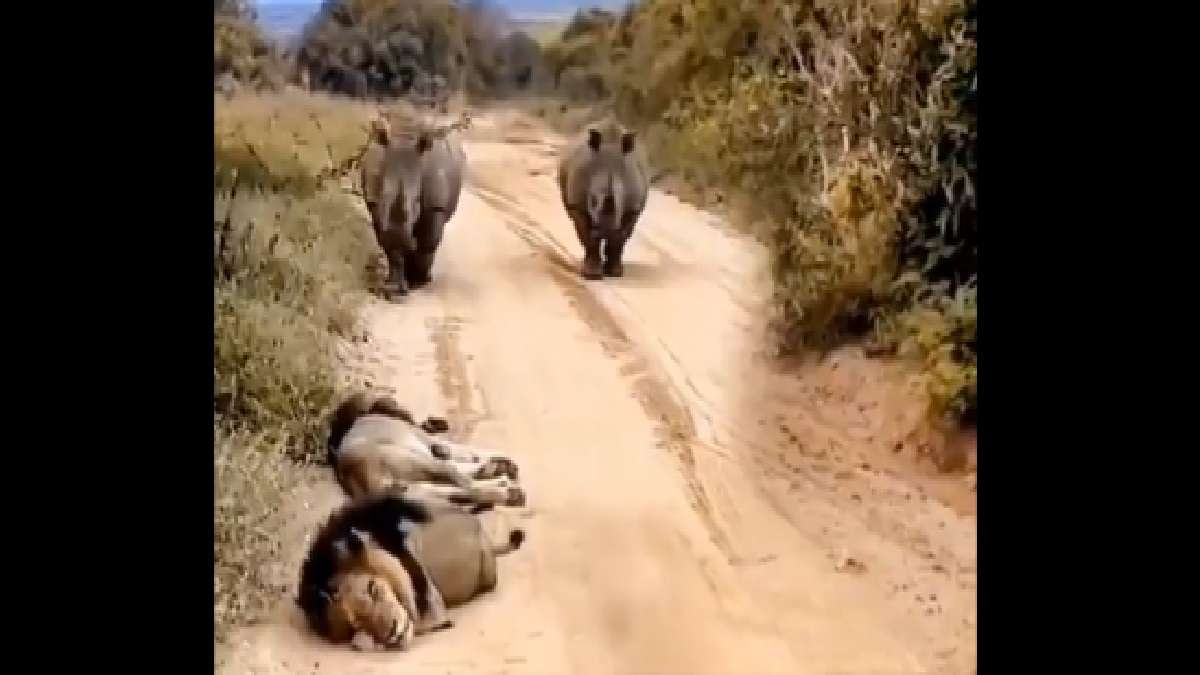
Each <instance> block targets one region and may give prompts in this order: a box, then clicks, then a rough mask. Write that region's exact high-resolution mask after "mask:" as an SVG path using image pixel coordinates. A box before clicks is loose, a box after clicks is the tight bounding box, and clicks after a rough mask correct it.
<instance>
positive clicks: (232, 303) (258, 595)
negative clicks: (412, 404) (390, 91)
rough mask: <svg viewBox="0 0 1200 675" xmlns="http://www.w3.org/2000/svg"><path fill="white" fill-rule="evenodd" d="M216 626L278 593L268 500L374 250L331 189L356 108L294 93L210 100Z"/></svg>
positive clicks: (360, 120)
mask: <svg viewBox="0 0 1200 675" xmlns="http://www.w3.org/2000/svg"><path fill="white" fill-rule="evenodd" d="M214 100H215V105H216V109H215V118H216V126H215V129H214V136H213V140H214V150H215V156H216V168H215V174H214V191H213V203H214V209H213V321H214V332H215V340H214V343H213V378H214V380H215V384H216V387H215V391H216V395H215V398H214V401H213V407H214V420H213V427H214V435H215V445H214V463H215V485H214V496H215V510H214V513H213V520H214V523H215V529H216V536H215V540H214V542H213V546H214V550H213V554H214V562H215V565H214V579H213V585H214V590H215V593H216V597H215V605H216V606H215V613H214V621H215V628H216V631H217V635H218V638H219V639H223V638H224V637H226V636H227V635H228V632H229V631H230V630H231V629H232V628H233V627H235V626H237V625H241V624H245V623H247V622H252V621H254V620H256V619H259V618H261V617H262V616H263V615H264V613H265V612H266V611H267V610H269V608H270V607H271V605H272V604H273V602H274V601H275V599H276V598H277V596H278V593H279V589H278V588H276V587H274V586H273V585H272V581H271V579H270V578H269V575H266V574H265V573H264V572H263V570H265V569H267V568H268V567H269V565H270V563H272V562H273V561H274V560H275V559H276V558H277V555H278V547H279V542H278V540H277V534H278V531H279V530H278V525H279V520H278V519H279V517H280V516H279V508H280V505H281V504H283V503H284V501H285V500H286V498H287V495H288V494H289V493H290V492H291V491H292V489H293V488H294V487H295V486H296V483H297V476H298V463H297V460H299V461H301V462H302V461H305V460H310V459H313V458H316V457H319V456H320V454H321V451H322V439H321V428H320V427H321V424H322V421H323V420H324V419H325V418H326V417H327V414H328V412H329V410H330V408H331V406H332V405H333V403H334V400H335V397H336V396H337V395H338V393H339V392H338V389H339V386H340V385H339V383H340V380H339V373H338V371H339V364H338V359H337V353H336V347H337V344H338V343H339V341H343V340H347V339H351V338H354V337H355V336H356V334H357V333H359V332H360V331H361V327H360V326H359V319H358V310H359V308H360V306H361V305H362V303H363V302H364V300H365V299H366V297H367V295H366V293H365V291H366V289H367V288H368V286H369V285H370V284H371V283H372V277H371V273H370V272H369V271H368V270H369V269H370V267H371V264H372V263H373V262H374V259H375V257H376V255H377V251H376V249H375V244H374V239H373V236H372V234H371V230H370V225H369V223H368V221H367V219H366V215H365V213H363V212H362V211H361V207H360V206H358V205H357V204H356V203H355V202H356V200H357V199H358V198H357V197H356V196H355V195H353V194H350V193H349V192H348V191H347V190H346V189H345V188H344V187H343V186H342V185H341V183H342V180H341V178H342V177H343V174H344V173H345V172H346V171H348V170H349V168H350V167H352V166H353V161H354V158H356V157H357V156H358V155H359V154H361V152H362V149H363V147H364V145H365V140H366V133H367V132H366V119H367V118H366V114H367V113H366V112H365V111H364V109H362V108H360V107H358V106H355V105H354V104H351V103H346V102H339V101H334V100H332V99H326V98H321V97H310V96H306V95H299V94H287V95H274V96H235V97H234V98H232V99H229V100H225V99H219V98H218V99H214Z"/></svg>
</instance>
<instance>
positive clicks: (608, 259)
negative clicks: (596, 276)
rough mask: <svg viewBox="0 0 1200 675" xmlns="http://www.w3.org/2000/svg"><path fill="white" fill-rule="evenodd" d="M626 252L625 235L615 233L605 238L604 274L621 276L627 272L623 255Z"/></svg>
mask: <svg viewBox="0 0 1200 675" xmlns="http://www.w3.org/2000/svg"><path fill="white" fill-rule="evenodd" d="M624 252H625V237H623V236H621V234H619V233H618V234H614V235H613V236H611V237H609V238H608V239H605V240H604V276H607V277H619V276H623V275H624V274H625V265H624V264H623V263H622V262H621V256H622V255H623V254H624Z"/></svg>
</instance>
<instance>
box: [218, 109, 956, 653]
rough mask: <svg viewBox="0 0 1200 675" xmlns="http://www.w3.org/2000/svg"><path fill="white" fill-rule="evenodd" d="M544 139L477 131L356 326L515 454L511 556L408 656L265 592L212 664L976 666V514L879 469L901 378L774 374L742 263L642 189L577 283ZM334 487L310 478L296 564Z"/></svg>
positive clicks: (467, 433) (381, 366) (392, 361)
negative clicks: (312, 618)
mask: <svg viewBox="0 0 1200 675" xmlns="http://www.w3.org/2000/svg"><path fill="white" fill-rule="evenodd" d="M555 142H556V138H555V137H554V136H553V135H551V134H549V133H546V132H541V131H538V132H534V131H532V130H530V129H528V128H525V129H521V130H514V129H513V128H512V127H511V126H510V125H509V124H508V123H507V122H505V121H504V120H500V121H499V122H497V117H495V116H490V117H487V118H485V119H483V120H479V122H478V123H477V128H476V130H475V131H474V132H473V133H472V140H471V142H470V143H469V144H468V146H467V152H468V155H469V157H470V168H469V171H470V174H471V183H470V185H469V187H468V190H467V191H466V192H465V194H464V196H463V199H462V202H461V205H460V208H459V212H458V214H457V215H456V216H455V218H454V220H453V221H452V223H451V225H450V227H449V229H448V231H447V234H446V238H445V242H444V244H443V247H442V250H441V252H440V253H439V259H438V261H437V263H436V265H435V270H434V275H435V276H434V281H433V283H432V284H431V285H430V287H428V288H427V289H423V290H422V291H420V292H417V293H416V294H414V295H412V296H411V297H410V298H409V299H407V300H406V301H405V302H404V303H403V304H398V305H386V304H383V303H377V304H375V305H373V306H372V307H371V308H370V309H369V316H368V319H369V321H370V323H371V332H372V336H373V339H372V343H371V347H370V350H371V353H370V354H369V355H368V357H367V359H368V360H367V366H368V367H369V368H370V370H371V373H372V375H371V376H372V378H373V380H374V383H375V384H376V385H378V386H382V387H387V388H391V389H393V390H394V391H395V393H396V395H397V396H398V398H399V399H400V400H402V401H404V402H406V403H407V404H408V405H410V406H411V407H412V408H414V410H415V411H416V412H417V413H418V414H419V415H420V414H435V413H441V414H445V415H446V416H448V417H449V418H450V419H451V420H453V421H454V424H455V428H454V431H453V433H454V434H455V435H456V436H457V437H458V438H460V439H469V440H470V441H472V442H475V443H480V444H484V445H488V446H492V447H498V448H504V449H505V450H507V451H508V452H510V453H511V454H512V455H513V456H514V457H516V458H517V459H518V461H519V462H520V463H521V467H522V481H523V482H524V484H525V485H526V488H527V490H528V493H529V495H530V501H531V504H530V508H528V509H527V510H525V511H523V512H511V511H510V512H506V513H502V514H499V515H498V516H496V517H500V518H506V519H515V520H520V521H521V522H522V524H523V526H524V527H525V528H526V529H527V531H528V533H529V538H528V541H527V544H526V546H525V547H524V548H523V549H521V550H520V551H519V552H517V553H514V554H513V555H512V556H510V557H508V558H505V559H503V560H502V562H501V568H500V573H501V581H500V587H499V588H498V589H497V591H496V592H495V593H494V594H492V595H490V596H487V597H484V598H481V599H479V600H477V601H475V602H474V603H472V604H470V605H468V606H466V607H463V608H461V609H459V610H456V612H455V614H456V616H455V618H456V621H457V624H458V625H457V627H456V628H455V629H453V630H452V631H450V632H447V633H442V634H437V635H434V636H430V637H428V638H424V639H422V640H420V641H419V642H418V643H417V644H416V646H415V647H414V648H413V649H412V650H411V651H410V652H407V653H402V654H359V653H353V652H350V651H348V650H345V649H338V648H333V647H330V646H327V645H324V644H321V643H320V642H318V641H317V640H315V639H314V638H311V637H309V636H307V635H306V634H305V633H304V631H303V629H302V628H300V627H299V626H300V625H301V623H300V619H299V617H298V616H297V613H296V612H295V610H294V609H293V608H292V607H291V606H290V604H289V603H287V602H284V603H283V605H282V606H281V608H280V614H279V621H278V622H277V623H274V624H271V625H265V626H260V627H257V628H255V629H252V630H248V631H246V632H245V634H244V636H243V638H242V640H241V648H240V649H239V650H238V652H237V653H236V654H235V655H234V659H233V661H232V663H231V665H232V666H233V669H234V670H235V671H236V672H263V673H266V672H331V673H346V674H350V673H614V674H615V673H714V674H716V673H847V674H850V673H853V674H860V675H875V674H878V675H883V674H886V673H970V672H972V671H973V670H974V662H975V646H974V645H975V616H976V609H975V608H976V601H975V586H974V583H975V582H974V575H975V571H974V565H975V518H974V516H973V514H972V513H971V510H970V509H969V508H968V506H964V505H965V504H968V503H969V502H970V501H971V499H970V495H969V492H968V491H967V490H966V489H965V487H964V480H963V479H962V478H961V477H952V478H948V479H935V478H921V477H920V476H919V475H917V474H916V473H915V472H913V471H912V470H909V469H906V468H905V467H906V466H907V463H906V460H905V459H904V458H903V457H900V456H899V455H893V453H892V451H891V449H892V447H893V446H894V444H895V443H896V441H897V440H902V439H900V438H898V436H899V435H901V434H902V433H903V432H902V431H900V430H903V429H907V427H906V426H905V421H904V419H903V417H904V414H905V412H904V406H903V404H902V403H897V402H896V401H897V400H899V399H898V397H900V398H902V387H900V386H899V385H897V386H896V387H892V388H888V387H886V386H883V385H878V384H875V380H877V379H879V378H880V377H882V376H883V375H882V371H879V370H878V369H876V368H875V366H873V365H872V364H870V363H869V362H866V361H865V360H864V359H862V358H860V357H856V356H855V355H854V354H853V353H847V354H843V355H841V356H840V357H839V360H835V361H834V362H833V363H827V364H825V365H822V366H812V367H809V369H808V370H807V371H804V372H800V373H790V374H783V373H778V372H775V371H774V370H773V369H772V367H770V366H769V365H768V363H767V362H766V361H765V360H764V359H763V358H762V357H761V356H760V354H759V352H758V350H759V347H760V345H761V344H762V341H761V336H760V334H759V330H760V323H761V321H760V320H758V319H757V318H756V317H761V316H762V315H763V312H762V309H761V303H762V300H763V298H762V295H761V292H759V291H758V290H757V289H761V288H762V287H763V284H762V279H761V278H760V270H759V269H758V265H760V264H761V263H760V262H759V261H761V260H762V259H763V256H762V255H761V252H760V251H758V250H756V248H755V245H754V244H752V243H751V242H749V241H748V240H746V239H745V238H743V237H740V236H737V235H735V234H733V233H731V232H730V231H728V230H727V229H726V228H725V227H723V226H722V225H721V224H720V223H719V222H716V221H715V220H714V219H713V218H712V217H711V216H708V215H706V214H704V213H702V212H699V211H697V210H695V209H693V208H691V207H689V206H687V205H684V204H682V203H680V202H679V201H677V200H676V199H674V198H672V197H670V196H668V195H665V194H662V193H658V192H655V193H654V194H653V195H652V196H651V198H650V203H649V206H648V210H647V212H646V214H645V216H644V217H643V219H642V221H641V224H640V225H639V229H638V231H637V234H636V235H635V238H634V239H633V240H632V241H631V243H630V245H629V247H628V250H627V263H626V268H627V276H626V277H625V278H623V279H619V280H608V281H605V282H584V281H582V280H581V279H580V278H579V277H578V275H577V274H576V272H575V270H576V266H577V260H578V256H579V250H578V248H579V247H578V245H577V243H576V242H575V240H574V236H573V234H572V230H571V228H570V224H569V221H568V220H567V219H566V217H565V215H564V214H563V212H562V209H561V206H559V204H558V201H557V195H556V192H555V188H554V184H553V162H554V159H553V153H554V150H555V145H554V143H555ZM897 392H901V393H897ZM939 481H940V482H939ZM931 495H939V496H942V497H943V499H936V498H934V497H933V496H931ZM340 499H341V498H340V495H339V494H338V492H337V489H336V488H335V487H334V486H333V484H332V481H331V480H330V479H329V478H328V477H327V476H324V475H321V476H319V478H318V480H317V482H316V483H315V484H314V485H313V486H312V488H311V489H310V490H309V491H308V492H307V493H306V494H305V495H304V497H303V498H302V500H301V501H302V502H303V505H302V506H303V507H306V508H298V513H299V514H300V517H299V518H298V519H297V521H296V525H295V528H296V532H295V533H294V537H293V539H294V540H295V546H293V547H292V548H293V549H295V550H294V551H293V553H294V556H296V557H298V556H299V555H302V550H301V549H302V545H303V535H304V534H306V533H307V532H309V531H311V529H312V528H313V527H314V526H315V523H316V522H318V521H320V520H321V519H323V518H324V516H325V514H327V513H328V512H329V510H330V509H331V508H332V507H333V506H334V505H335V504H337V503H338V502H339V501H340ZM944 502H949V503H951V504H954V505H955V506H956V507H957V510H956V509H953V508H951V507H950V506H947V504H946V503H944ZM288 564H291V565H292V566H291V567H290V570H295V569H296V566H295V565H294V564H292V561H288ZM292 574H294V572H292Z"/></svg>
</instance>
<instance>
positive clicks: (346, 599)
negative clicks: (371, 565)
mask: <svg viewBox="0 0 1200 675" xmlns="http://www.w3.org/2000/svg"><path fill="white" fill-rule="evenodd" d="M333 585H334V591H333V596H332V597H331V598H330V602H329V604H328V605H327V607H326V612H327V615H326V620H327V622H328V626H329V637H330V638H331V639H332V640H333V641H335V642H345V641H349V642H350V643H351V645H352V646H353V647H354V648H355V649H360V650H368V649H375V648H382V649H400V650H403V649H407V648H408V645H409V644H410V643H411V642H412V639H413V635H414V634H415V632H416V623H415V622H414V621H413V617H412V616H411V615H409V613H408V610H406V609H405V608H404V604H403V603H401V602H400V600H399V598H397V597H396V594H395V593H394V592H393V591H392V588H391V586H389V585H388V583H387V580H386V579H384V578H383V577H381V576H379V575H376V574H373V573H371V572H368V571H364V570H354V571H351V572H345V573H342V574H339V575H338V577H337V578H336V579H334V582H333Z"/></svg>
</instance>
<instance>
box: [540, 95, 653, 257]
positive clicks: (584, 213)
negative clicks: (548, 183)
mask: <svg viewBox="0 0 1200 675" xmlns="http://www.w3.org/2000/svg"><path fill="white" fill-rule="evenodd" d="M558 190H559V195H560V197H561V198H562V203H563V208H565V209H566V211H567V215H568V216H569V217H570V218H571V222H572V223H573V224H574V225H575V234H576V236H577V237H578V238H579V243H580V244H582V245H583V265H582V268H581V269H580V274H581V275H582V276H583V278H585V279H589V280H596V279H602V278H604V277H605V276H609V277H620V276H622V275H624V274H625V266H624V263H623V261H622V256H623V255H624V252H625V244H626V242H627V241H629V237H630V236H632V235H633V229H634V227H635V226H636V225H637V222H638V219H639V218H641V215H642V211H643V210H645V208H646V200H647V199H648V197H649V194H650V179H649V172H648V170H647V164H646V158H645V155H644V153H643V152H642V150H641V145H640V144H638V143H637V136H636V134H635V132H633V131H631V130H629V129H627V128H626V127H624V126H623V125H621V124H620V123H619V122H617V121H616V120H613V119H607V120H603V121H600V122H597V123H594V124H591V125H589V126H588V127H587V129H586V130H585V132H584V133H583V134H582V136H581V137H580V138H577V139H575V140H574V141H573V142H572V143H571V144H569V145H568V146H567V147H566V149H565V150H564V152H563V154H562V156H561V158H560V159H559V164H558ZM601 244H603V245H604V252H603V253H604V260H603V263H602V262H601V259H600V254H601V251H600V246H601Z"/></svg>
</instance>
